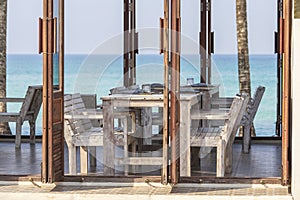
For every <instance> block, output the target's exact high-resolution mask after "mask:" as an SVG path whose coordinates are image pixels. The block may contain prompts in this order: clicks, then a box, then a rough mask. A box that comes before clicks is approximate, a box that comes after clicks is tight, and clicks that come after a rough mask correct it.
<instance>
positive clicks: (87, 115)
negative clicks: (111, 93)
mask: <svg viewBox="0 0 300 200" xmlns="http://www.w3.org/2000/svg"><path fill="white" fill-rule="evenodd" d="M64 118H65V119H103V113H102V111H99V110H95V109H85V110H82V111H78V112H72V113H68V114H65V115H64Z"/></svg>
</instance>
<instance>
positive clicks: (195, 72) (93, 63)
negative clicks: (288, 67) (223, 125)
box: [7, 55, 277, 136]
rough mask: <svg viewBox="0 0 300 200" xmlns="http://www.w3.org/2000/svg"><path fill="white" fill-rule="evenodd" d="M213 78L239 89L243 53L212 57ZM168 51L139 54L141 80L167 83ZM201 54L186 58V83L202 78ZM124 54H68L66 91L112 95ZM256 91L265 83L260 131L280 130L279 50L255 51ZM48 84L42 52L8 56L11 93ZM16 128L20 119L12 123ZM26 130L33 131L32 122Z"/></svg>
mask: <svg viewBox="0 0 300 200" xmlns="http://www.w3.org/2000/svg"><path fill="white" fill-rule="evenodd" d="M212 61H213V65H212V66H213V67H212V83H214V84H220V88H221V89H220V90H221V95H224V96H233V95H235V94H236V93H238V76H237V71H238V70H237V58H236V56H235V55H214V56H213V57H212ZM162 63H163V56H160V55H138V56H137V66H138V67H137V84H139V85H142V84H144V83H153V82H159V83H163V65H162ZM198 63H199V56H193V55H187V56H182V59H181V83H182V84H185V83H186V79H187V78H194V81H195V82H199V69H198V68H199V67H198V66H199V64H198ZM122 65H123V60H122V57H121V56H113V55H98V56H96V55H92V56H88V55H66V57H65V93H73V92H81V93H96V94H97V96H98V101H99V102H98V103H101V102H100V99H99V97H100V96H102V95H107V94H108V93H109V89H111V88H113V87H117V86H122V84H123V81H122ZM250 66H251V81H252V93H253V92H254V91H255V88H256V87H258V86H259V85H263V86H265V87H266V92H265V94H264V97H263V100H262V102H261V106H260V109H259V111H258V113H257V116H256V118H255V127H256V130H257V135H259V136H272V135H274V134H275V124H274V123H275V121H276V83H277V82H276V56H275V55H253V56H251V57H250ZM40 84H42V57H41V56H40V55H8V56H7V96H8V97H24V95H25V92H26V89H27V87H28V85H40ZM19 107H20V104H19V105H18V104H14V105H8V109H9V111H18V109H19ZM41 116H42V114H41V113H40V114H39V117H38V121H37V134H41V132H42V127H41V126H42V123H41V122H42V121H41ZM10 126H11V129H12V131H13V133H14V130H15V124H14V123H11V124H10ZM23 133H24V134H29V128H28V125H27V122H25V124H24V126H23Z"/></svg>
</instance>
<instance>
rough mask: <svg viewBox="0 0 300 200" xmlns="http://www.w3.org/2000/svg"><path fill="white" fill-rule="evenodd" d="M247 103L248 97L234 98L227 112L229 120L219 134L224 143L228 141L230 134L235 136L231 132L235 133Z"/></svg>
mask: <svg viewBox="0 0 300 200" xmlns="http://www.w3.org/2000/svg"><path fill="white" fill-rule="evenodd" d="M248 102H249V96H248V95H242V96H236V97H234V99H233V102H232V104H231V107H230V110H229V118H228V119H226V120H225V124H224V127H223V129H222V132H221V136H222V137H223V139H225V140H226V141H228V140H229V138H230V136H231V134H235V133H233V131H234V132H235V131H237V129H238V126H239V125H240V123H241V120H242V118H243V115H244V112H245V110H246V107H247V104H248Z"/></svg>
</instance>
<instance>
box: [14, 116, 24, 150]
mask: <svg viewBox="0 0 300 200" xmlns="http://www.w3.org/2000/svg"><path fill="white" fill-rule="evenodd" d="M21 132H22V124H21V119H20V118H19V119H18V120H17V122H16V140H15V145H16V148H17V149H18V148H21Z"/></svg>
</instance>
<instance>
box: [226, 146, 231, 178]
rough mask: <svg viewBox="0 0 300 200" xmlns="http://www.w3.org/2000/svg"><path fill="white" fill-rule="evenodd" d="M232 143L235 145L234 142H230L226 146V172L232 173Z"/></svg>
mask: <svg viewBox="0 0 300 200" xmlns="http://www.w3.org/2000/svg"><path fill="white" fill-rule="evenodd" d="M232 145H233V143H229V144H227V146H226V147H225V148H226V149H225V172H226V174H231V173H232V156H233V151H232Z"/></svg>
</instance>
